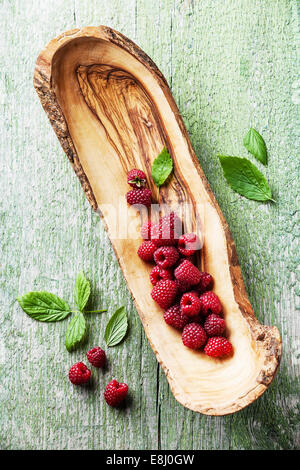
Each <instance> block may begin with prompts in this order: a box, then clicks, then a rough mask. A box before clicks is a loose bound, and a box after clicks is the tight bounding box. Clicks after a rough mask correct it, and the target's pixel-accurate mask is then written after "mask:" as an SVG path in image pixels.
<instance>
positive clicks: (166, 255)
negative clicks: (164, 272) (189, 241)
mask: <svg viewBox="0 0 300 470" xmlns="http://www.w3.org/2000/svg"><path fill="white" fill-rule="evenodd" d="M178 258H179V253H178V250H177V249H176V248H175V247H174V246H161V247H160V248H158V249H157V250H156V251H155V253H154V261H155V262H156V264H158V266H160V267H161V268H164V269H166V268H171V266H173V265H174V264H175V263H176V261H177V260H178Z"/></svg>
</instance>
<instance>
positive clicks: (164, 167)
mask: <svg viewBox="0 0 300 470" xmlns="http://www.w3.org/2000/svg"><path fill="white" fill-rule="evenodd" d="M172 170H173V160H172V158H171V156H170V154H169V152H168V150H167V149H166V147H164V148H163V149H162V151H161V152H160V154H159V155H158V157H157V158H156V159H155V160H154V162H153V165H152V178H153V181H154V183H155V184H156V186H157V187H158V188H159V187H160V186H161V185H162V184H164V182H165V181H166V179H167V178H168V177H169V175H170V174H171V172H172Z"/></svg>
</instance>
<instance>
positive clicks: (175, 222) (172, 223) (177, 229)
mask: <svg viewBox="0 0 300 470" xmlns="http://www.w3.org/2000/svg"><path fill="white" fill-rule="evenodd" d="M160 225H161V227H162V231H163V233H165V234H166V236H167V237H168V236H169V235H170V236H171V238H176V236H177V238H179V236H180V234H181V230H182V221H181V219H180V217H178V215H177V214H176V213H175V212H170V213H169V214H167V215H164V216H163V217H162V218H161V219H160Z"/></svg>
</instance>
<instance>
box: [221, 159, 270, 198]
mask: <svg viewBox="0 0 300 470" xmlns="http://www.w3.org/2000/svg"><path fill="white" fill-rule="evenodd" d="M218 157H219V159H220V163H221V165H222V168H223V171H224V175H225V178H226V180H227V182H228V183H229V185H230V186H231V188H232V189H233V190H234V191H236V192H237V193H239V194H241V195H242V196H245V197H246V198H248V199H254V200H255V201H269V200H271V201H274V200H273V199H272V193H271V190H270V188H269V185H268V182H267V180H266V179H265V177H264V176H263V175H262V174H261V172H260V171H259V170H258V169H257V168H256V166H255V165H253V163H251V162H250V161H249V160H247V158H239V157H226V156H223V155H218Z"/></svg>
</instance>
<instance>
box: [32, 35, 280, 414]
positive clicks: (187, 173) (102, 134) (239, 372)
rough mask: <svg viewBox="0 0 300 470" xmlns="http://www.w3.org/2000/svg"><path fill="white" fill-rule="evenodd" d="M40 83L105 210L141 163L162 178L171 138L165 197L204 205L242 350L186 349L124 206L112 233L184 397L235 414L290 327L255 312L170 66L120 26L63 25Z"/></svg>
mask: <svg viewBox="0 0 300 470" xmlns="http://www.w3.org/2000/svg"><path fill="white" fill-rule="evenodd" d="M34 86H35V88H36V91H37V93H38V95H39V98H40V100H41V102H42V105H43V107H44V110H45V111H46V113H47V115H48V117H49V119H50V122H51V124H52V126H53V129H54V131H55V132H56V135H57V137H58V139H59V140H60V143H61V145H62V147H63V149H64V151H65V152H66V154H67V156H68V158H69V160H70V161H71V163H72V165H73V168H74V170H75V172H76V174H77V176H78V177H79V179H80V182H81V184H82V187H83V189H84V191H85V194H86V196H87V198H88V200H89V202H90V204H91V205H92V207H93V208H94V209H95V210H96V209H97V208H98V206H100V205H101V208H103V207H105V204H113V205H114V206H115V207H118V204H119V200H120V199H122V200H124V196H125V194H126V192H127V191H128V190H129V189H130V188H129V187H128V185H127V178H126V176H127V172H128V171H129V170H130V169H132V168H140V169H142V170H144V171H145V172H146V174H147V175H148V181H149V183H150V184H152V183H151V164H152V161H153V160H154V158H156V157H157V155H158V154H159V152H160V151H161V150H162V148H163V146H164V145H166V146H167V148H168V150H169V152H170V153H171V155H172V158H173V161H174V174H173V177H172V178H171V180H170V182H169V184H168V185H165V186H164V187H162V189H161V191H160V196H159V202H164V203H167V204H170V205H174V204H175V205H176V204H184V203H191V204H193V206H195V207H196V205H199V206H200V207H202V217H203V223H204V225H205V231H204V246H203V249H202V254H201V268H202V269H204V270H206V271H208V272H210V273H211V274H212V275H213V277H214V279H215V285H214V290H215V292H216V293H217V294H218V295H219V297H220V299H221V302H222V305H223V307H224V315H225V319H226V323H227V331H228V333H229V339H230V341H231V342H232V344H233V346H234V354H233V355H232V356H230V357H228V358H227V359H222V360H220V359H219V360H218V359H213V358H210V357H207V356H205V355H204V353H202V352H195V351H192V350H190V349H188V348H186V347H184V346H183V344H182V341H181V335H180V333H179V332H177V331H176V330H174V329H173V328H171V327H169V326H168V325H166V324H165V322H164V319H163V315H162V311H161V309H160V308H159V307H158V306H157V305H156V304H155V302H154V301H153V300H152V298H151V296H150V291H151V285H150V282H149V270H150V267H148V266H147V265H146V264H145V263H143V262H142V261H141V260H140V259H139V257H138V256H137V254H136V251H137V248H138V246H139V244H140V242H141V240H139V239H113V238H112V236H111V234H112V231H113V227H114V222H115V220H114V219H115V214H114V213H113V211H109V210H107V211H105V209H104V210H102V212H103V218H104V222H105V225H106V228H107V231H108V235H109V236H110V237H111V241H112V244H113V248H114V250H115V253H116V256H117V258H118V261H119V263H120V266H121V268H122V270H123V273H124V276H125V279H126V281H127V284H128V287H129V289H130V291H131V293H132V296H133V298H134V299H135V303H136V307H137V310H138V313H139V315H140V318H141V321H142V323H143V326H144V328H145V331H146V334H147V337H148V339H149V341H150V344H151V346H152V349H153V351H154V353H155V354H156V357H157V359H158V361H159V362H160V364H161V366H162V367H163V369H164V372H165V374H166V376H167V379H168V381H169V384H170V387H171V390H172V392H173V394H174V396H175V398H176V399H177V400H178V401H179V402H180V403H181V404H182V405H184V406H186V407H187V408H190V409H192V410H194V411H198V412H201V413H204V414H209V415H225V414H228V413H233V412H235V411H238V410H240V409H242V408H244V407H245V406H247V405H249V404H250V403H252V402H253V401H254V400H255V399H256V398H258V397H259V396H260V395H261V394H262V393H263V392H264V391H265V390H266V389H267V387H268V386H269V384H270V383H271V381H272V379H273V377H274V375H275V372H276V370H277V367H278V365H279V361H280V355H281V339H280V335H279V332H278V330H277V328H276V327H269V326H263V325H261V324H260V323H259V322H258V321H257V319H256V317H255V316H254V313H253V311H252V308H251V305H250V303H249V300H248V298H247V294H246V292H245V288H244V284H243V280H242V276H241V270H240V266H239V264H238V259H237V255H236V249H235V246H234V243H233V240H232V236H231V234H230V231H229V228H228V225H227V223H226V221H225V219H224V216H223V215H222V213H221V210H220V208H219V206H218V204H217V201H216V199H215V197H214V195H213V194H212V192H211V190H210V187H209V184H208V182H207V180H206V178H205V176H204V174H203V171H202V169H201V167H200V165H199V163H198V160H197V158H196V156H195V154H194V151H193V149H192V146H191V144H190V141H189V137H188V134H187V131H186V129H185V126H184V124H183V120H182V118H181V116H180V114H179V111H178V109H177V106H176V104H175V102H174V99H173V97H172V95H171V92H170V90H169V88H168V85H167V83H166V81H165V79H164V77H163V76H162V74H161V73H160V71H159V70H158V69H157V67H156V66H155V64H154V63H153V62H152V61H151V59H150V58H149V57H148V56H147V55H146V54H145V53H144V52H143V51H142V50H141V49H139V48H138V47H137V46H136V45H135V44H134V43H133V42H131V41H130V40H129V39H127V38H126V37H124V36H123V35H121V34H120V33H118V32H116V31H114V30H112V29H110V28H108V27H104V26H100V27H87V28H84V29H80V30H79V29H76V30H73V31H68V32H66V33H63V34H62V35H61V36H59V37H58V38H56V39H53V40H52V41H51V42H50V43H49V44H48V46H47V47H46V48H45V49H43V50H42V52H41V54H40V55H39V57H38V59H37V63H36V68H35V72H34ZM115 183H117V184H115ZM151 189H152V190H153V192H154V191H155V188H154V187H153V186H152V188H151ZM133 334H134V332H133Z"/></svg>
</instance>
